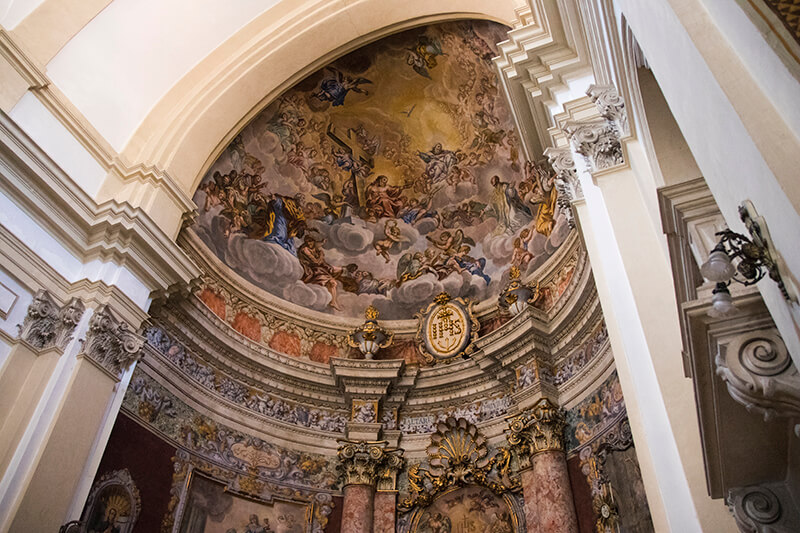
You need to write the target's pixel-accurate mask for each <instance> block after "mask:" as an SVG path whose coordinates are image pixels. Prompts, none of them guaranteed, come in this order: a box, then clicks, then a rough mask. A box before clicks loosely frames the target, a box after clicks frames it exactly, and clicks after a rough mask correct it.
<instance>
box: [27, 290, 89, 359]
mask: <svg viewBox="0 0 800 533" xmlns="http://www.w3.org/2000/svg"><path fill="white" fill-rule="evenodd" d="M83 311H84V305H83V302H81V301H80V300H78V299H77V298H73V299H72V300H70V301H69V303H67V305H65V306H64V307H63V308H62V307H60V306H59V305H58V304H57V303H56V301H55V300H54V299H53V297H52V296H51V295H50V293H49V292H47V291H46V290H44V289H40V290H38V291H37V292H36V294H35V295H34V296H33V301H32V302H31V304H30V305H29V306H28V312H27V313H26V314H25V318H24V319H23V321H22V325H20V326H17V327H18V329H19V338H20V339H22V340H24V341H25V342H27V343H28V344H30V345H31V346H33V347H34V348H36V349H39V350H45V349H47V348H56V349H58V350H62V351H63V350H64V349H65V348H66V347H67V344H69V341H70V340H72V333H73V332H74V331H75V327H76V326H77V325H78V322H80V320H81V317H82V316H83Z"/></svg>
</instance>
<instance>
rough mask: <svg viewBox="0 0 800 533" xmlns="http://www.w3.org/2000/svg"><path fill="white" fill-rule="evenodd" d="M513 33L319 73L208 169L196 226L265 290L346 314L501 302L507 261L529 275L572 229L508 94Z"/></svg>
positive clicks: (451, 32)
mask: <svg viewBox="0 0 800 533" xmlns="http://www.w3.org/2000/svg"><path fill="white" fill-rule="evenodd" d="M506 31H507V29H506V28H505V27H504V26H501V25H499V24H495V23H491V22H485V21H474V22H467V21H459V22H450V23H445V24H439V25H433V26H427V27H422V28H417V29H413V30H409V31H406V32H403V33H400V34H397V35H394V36H391V37H388V38H385V39H383V40H380V41H378V42H376V43H373V44H371V45H368V46H366V47H364V48H361V49H359V50H357V51H355V52H352V53H350V54H349V55H347V56H344V57H342V58H340V59H339V60H337V61H335V62H334V63H332V64H330V65H329V66H327V67H325V68H323V69H321V70H319V71H317V72H315V73H314V74H312V75H310V76H309V77H307V78H306V79H305V80H303V81H302V82H300V83H298V84H297V85H296V86H295V87H293V88H292V89H290V90H289V91H287V92H286V93H284V94H283V95H282V96H281V97H279V98H278V99H277V100H276V101H274V102H273V103H272V104H270V105H269V106H268V107H267V108H266V109H264V111H262V112H261V113H260V114H259V115H258V116H257V117H256V118H255V119H254V120H253V121H252V122H251V123H250V124H249V125H248V126H246V127H245V128H244V130H242V132H241V133H240V134H239V135H238V136H237V137H236V138H235V139H234V140H233V141H232V142H231V144H230V145H229V146H228V147H227V148H226V150H225V151H224V152H223V153H222V154H221V156H220V157H219V159H218V160H217V161H216V162H215V163H214V164H213V165H212V166H211V168H210V169H209V171H208V173H207V175H206V176H205V177H204V179H203V180H202V183H201V185H200V187H199V188H198V190H197V192H196V193H195V196H194V201H195V202H196V203H197V205H198V207H199V211H200V216H199V217H198V219H197V222H196V224H195V226H194V230H195V231H196V233H197V234H198V235H199V236H200V238H201V239H202V240H203V241H204V242H205V244H206V245H207V246H208V247H209V248H210V249H211V251H212V252H213V253H214V254H215V255H216V256H217V257H219V258H220V259H221V260H222V261H223V262H224V263H225V264H226V265H228V266H229V267H230V268H231V269H232V270H233V271H235V272H236V273H238V274H239V275H241V276H242V277H244V278H245V279H247V280H249V281H250V282H252V283H254V284H255V285H256V286H258V287H261V288H263V289H265V290H267V291H269V292H270V293H272V294H275V295H277V296H278V297H280V298H283V299H285V300H288V301H290V302H293V303H295V304H298V305H301V306H304V307H306V308H310V309H314V310H318V311H324V312H328V313H333V314H336V315H340V316H352V317H360V316H362V313H363V310H364V309H365V308H366V307H367V306H368V305H369V304H372V305H374V306H375V307H377V308H378V310H379V311H380V312H381V318H382V319H400V318H410V317H411V316H412V315H413V314H414V313H415V312H417V311H418V310H419V309H420V308H421V307H423V306H424V305H425V304H426V303H428V302H429V301H430V300H431V299H432V297H433V296H434V295H436V294H438V293H440V292H442V291H447V292H449V293H450V294H451V295H452V296H468V297H471V298H473V299H476V300H482V299H485V298H492V299H494V298H497V295H498V294H499V292H500V290H501V288H502V286H503V284H504V279H503V277H504V275H505V273H506V271H507V270H508V267H509V265H511V264H516V265H518V266H520V267H521V269H522V270H523V272H532V271H533V270H534V269H535V268H536V267H538V266H539V265H541V264H542V263H543V262H544V261H545V260H546V259H547V257H549V256H550V255H551V254H552V253H553V252H554V251H555V250H556V248H557V247H558V246H559V245H560V244H561V243H562V242H563V241H564V240H565V238H566V236H567V234H568V233H569V226H568V224H567V223H566V220H565V219H564V217H563V216H561V213H560V212H559V208H558V206H557V202H556V188H555V186H554V183H553V180H554V176H553V174H552V172H551V171H550V170H549V169H545V168H544V167H542V166H539V165H535V164H532V163H529V162H526V161H524V159H523V157H522V154H521V152H520V142H519V139H518V137H517V135H516V133H515V131H514V126H513V122H512V117H511V114H510V112H509V109H508V106H507V105H506V103H505V101H504V97H503V95H502V88H501V87H499V85H498V80H497V75H496V74H495V71H494V68H493V65H492V62H491V58H492V57H493V56H495V55H496V53H497V51H496V49H495V46H494V43H497V42H500V41H502V40H504V39H505V34H506Z"/></svg>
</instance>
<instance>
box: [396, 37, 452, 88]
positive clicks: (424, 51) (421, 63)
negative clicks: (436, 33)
mask: <svg viewBox="0 0 800 533" xmlns="http://www.w3.org/2000/svg"><path fill="white" fill-rule="evenodd" d="M442 55H447V54H445V53H444V52H443V51H442V43H440V42H439V39H436V38H435V37H428V36H427V35H422V36H420V38H419V40H418V41H417V44H416V45H414V48H409V49H408V56H406V63H408V64H409V65H411V68H413V69H414V72H416V73H417V74H419V75H420V76H424V77H426V78H428V79H430V78H431V75H430V73H429V72H428V69H432V68H433V67H435V66H436V56H442Z"/></svg>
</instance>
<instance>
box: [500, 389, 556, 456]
mask: <svg viewBox="0 0 800 533" xmlns="http://www.w3.org/2000/svg"><path fill="white" fill-rule="evenodd" d="M565 426H566V418H565V416H564V410H563V409H561V408H560V407H558V406H557V405H555V404H553V403H552V402H551V401H550V400H548V399H547V398H542V399H541V400H539V401H538V402H537V403H536V405H534V406H533V407H532V408H531V409H530V410H529V411H527V412H525V413H523V414H520V415H517V416H515V417H513V418H511V419H510V420H509V423H508V429H507V430H506V439H507V440H508V443H509V445H510V447H511V449H512V450H513V451H514V452H515V453H516V454H517V457H518V458H519V466H520V469H523V470H524V469H525V468H527V467H528V466H530V458H531V457H533V456H534V455H536V454H537V453H542V452H549V451H561V452H563V451H564V427H565Z"/></svg>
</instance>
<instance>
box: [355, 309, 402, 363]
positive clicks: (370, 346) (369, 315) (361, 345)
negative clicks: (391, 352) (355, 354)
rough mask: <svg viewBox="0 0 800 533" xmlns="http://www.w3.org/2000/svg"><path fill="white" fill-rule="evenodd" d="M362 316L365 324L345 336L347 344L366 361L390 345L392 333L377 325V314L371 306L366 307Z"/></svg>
mask: <svg viewBox="0 0 800 533" xmlns="http://www.w3.org/2000/svg"><path fill="white" fill-rule="evenodd" d="M364 316H365V318H366V319H367V320H366V322H364V324H362V325H361V326H359V327H358V328H356V329H354V330H353V331H351V332H350V333H349V334H348V335H347V343H348V344H349V345H350V346H352V347H353V348H358V349H359V351H360V352H361V353H362V354H364V357H365V358H366V359H372V358H373V357H374V356H375V353H376V352H377V351H378V350H380V349H381V348H386V347H387V346H389V345H390V344H392V338H393V337H394V333H392V332H391V331H388V330H386V329H384V328H382V327H381V326H379V325H378V316H379V313H378V310H377V309H375V308H374V307H373V306H371V305H370V306H369V307H367V310H366V311H365V313H364Z"/></svg>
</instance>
